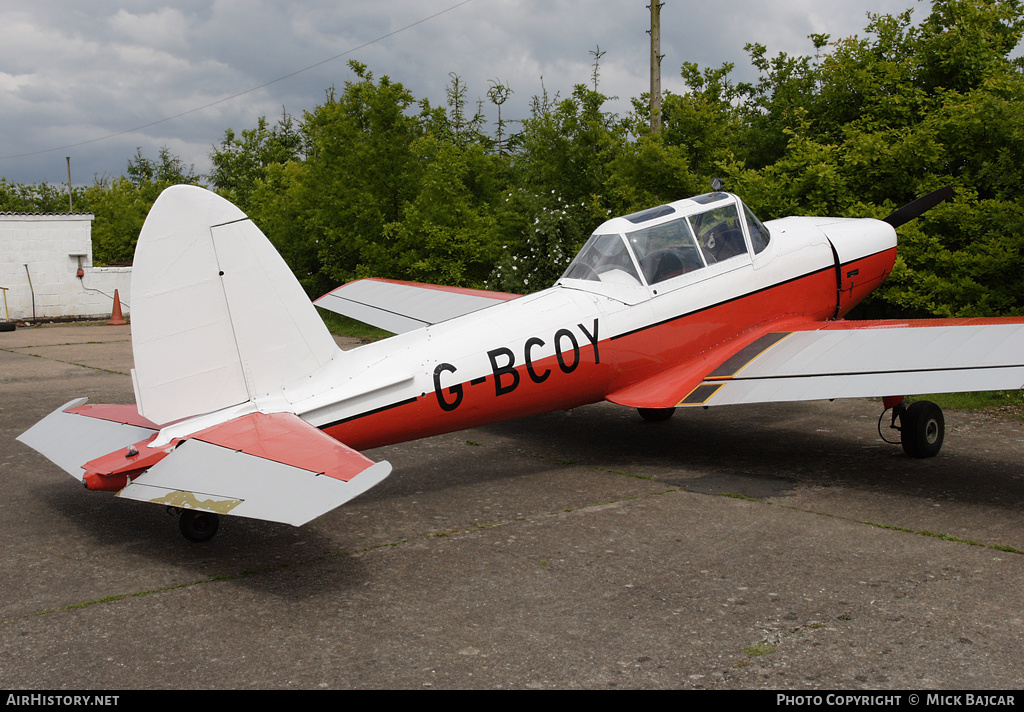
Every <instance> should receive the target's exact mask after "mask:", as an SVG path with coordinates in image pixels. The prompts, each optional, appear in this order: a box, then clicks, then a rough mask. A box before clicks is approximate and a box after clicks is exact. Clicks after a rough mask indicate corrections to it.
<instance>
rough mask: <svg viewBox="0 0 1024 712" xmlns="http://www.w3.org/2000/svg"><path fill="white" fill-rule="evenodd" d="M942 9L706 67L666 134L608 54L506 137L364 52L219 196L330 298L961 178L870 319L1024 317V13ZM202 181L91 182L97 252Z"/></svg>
mask: <svg viewBox="0 0 1024 712" xmlns="http://www.w3.org/2000/svg"><path fill="white" fill-rule="evenodd" d="M919 9H921V6H917V5H916V6H915V7H914V8H912V9H908V10H906V11H905V12H902V13H898V14H895V15H888V14H877V15H876V14H869V16H868V21H867V26H866V27H865V32H864V34H863V36H854V37H847V38H840V39H838V40H834V41H833V40H832V39H831V37H830V36H829V35H827V34H815V35H811V37H810V38H809V43H808V50H809V54H807V55H806V56H800V55H795V56H794V55H788V54H785V53H780V54H778V55H776V56H771V55H770V54H769V51H768V48H767V46H765V45H764V44H760V43H758V42H751V43H749V44H748V45H747V46H746V51H747V53H748V55H749V57H750V62H751V64H752V65H753V67H754V68H755V69H756V70H757V74H758V77H757V80H756V81H753V82H750V83H737V82H735V81H734V80H733V79H732V72H733V66H732V65H730V64H723V65H721V66H719V67H710V68H702V67H699V66H698V65H696V64H693V63H690V62H687V63H685V64H683V65H682V66H681V68H680V74H681V77H682V78H683V80H684V82H685V85H686V91H685V92H683V93H678V94H674V93H667V94H666V95H665V96H664V98H663V102H662V119H663V121H662V125H663V128H662V131H661V133H660V134H658V135H653V134H651V132H650V130H649V128H648V123H649V122H648V119H649V116H648V108H647V106H648V103H647V98H646V97H638V98H635V99H633V102H632V105H633V111H632V112H631V113H630V114H628V115H627V116H624V117H620V116H617V115H615V114H613V113H610V112H609V111H607V109H606V106H607V102H608V98H607V97H605V96H604V95H603V94H601V93H600V92H599V91H598V88H599V78H600V72H599V70H600V59H601V58H602V57H603V56H604V55H605V54H606V53H605V52H602V51H601V50H600V48H598V49H597V50H596V51H593V52H591V55H592V56H593V57H594V63H593V73H592V74H591V76H590V77H589V80H587V81H586V83H581V84H579V85H577V86H575V87H574V88H573V89H572V92H571V94H569V95H568V96H566V97H563V96H562V95H560V94H559V93H555V94H553V95H551V94H549V93H548V92H547V89H546V88H545V87H544V86H543V83H541V92H540V93H539V94H538V95H536V96H534V98H533V101H532V102H531V110H530V113H529V115H528V116H527V117H525V118H521V119H518V120H516V119H512V118H510V117H508V116H506V115H502V114H500V113H499V117H498V122H497V124H496V126H495V125H491V126H488V124H487V122H486V120H485V118H484V115H483V111H482V106H483V102H484V101H485V99H481V98H478V97H477V96H475V95H474V90H473V89H471V88H470V87H469V86H467V85H466V83H465V82H464V81H463V80H462V79H461V78H460V77H459V76H458V75H457V74H455V73H452V74H450V75H449V79H450V83H449V86H448V90H447V92H446V96H445V103H444V105H442V106H436V107H435V106H431V105H430V104H429V103H428V102H426V101H424V100H417V99H416V98H415V97H414V96H413V94H412V93H411V92H410V91H409V90H408V89H407V88H405V87H404V86H402V84H400V83H397V82H394V81H392V80H391V79H390V78H388V77H386V76H384V77H380V78H376V77H374V75H373V73H372V72H370V71H369V69H368V68H367V67H366V66H364V65H362V64H359V63H358V62H352V63H350V67H351V68H352V70H353V72H354V74H355V79H354V80H353V81H350V82H346V84H345V86H344V87H343V88H342V90H341V91H340V92H339V91H336V90H335V89H334V88H331V89H330V90H328V92H327V93H326V97H325V101H324V102H323V103H322V104H320V105H319V106H316V107H315V108H313V109H311V110H309V111H306V112H303V115H302V117H301V118H295V119H293V118H292V116H290V115H289V114H288V113H286V112H284V111H282V114H281V116H280V118H279V119H278V120H277V122H276V123H274V124H273V125H271V124H270V123H269V122H268V121H267V119H266V118H265V117H259V118H258V119H257V120H256V124H255V126H254V127H252V128H249V129H244V130H242V131H241V132H240V133H236V132H235V131H233V130H232V129H227V130H226V131H225V133H224V137H223V139H222V140H221V142H220V144H219V145H218V146H215V147H213V149H212V150H211V154H210V158H211V161H212V163H213V168H212V171H211V174H210V176H209V182H210V184H211V186H212V187H213V188H214V189H216V190H217V191H218V192H219V193H221V194H222V195H224V196H225V197H227V198H228V199H230V200H232V201H233V202H235V203H236V204H238V205H239V206H240V207H241V208H242V209H243V210H244V211H246V212H247V213H248V214H249V215H250V216H251V217H252V218H253V220H254V221H255V222H256V223H257V224H258V225H259V226H260V227H261V228H262V229H263V231H264V232H265V233H266V234H267V235H268V237H269V238H270V239H271V241H272V242H273V243H274V245H275V246H276V247H277V249H278V250H279V251H280V252H281V254H282V255H283V256H284V258H285V260H286V261H287V262H288V264H289V265H290V266H291V268H292V269H293V271H294V272H295V274H296V275H297V277H298V278H299V280H300V282H301V283H302V284H303V286H304V287H305V288H306V290H307V291H308V292H309V294H310V295H311V296H317V295H319V294H321V293H323V292H325V291H327V290H328V289H330V288H332V287H334V286H336V285H337V284H339V283H342V282H345V281H348V280H351V279H354V278H358V277H364V276H380V277H391V278H398V279H409V280H416V281H424V282H439V283H446V284H452V285H456V286H470V287H481V286H486V287H489V288H495V289H501V290H504V291H511V292H529V291H533V290H536V289H541V288H544V287H546V286H548V285H550V284H551V283H552V282H553V281H554V280H555V279H557V278H558V277H559V276H560V275H561V273H562V272H563V271H564V269H565V267H566V265H567V264H568V262H569V261H570V260H571V258H572V257H573V255H574V254H575V252H576V250H577V249H579V247H580V246H581V245H582V244H583V242H584V241H585V240H586V238H587V236H588V235H589V234H590V233H591V232H592V231H593V230H594V229H595V228H596V227H597V226H598V225H599V224H600V223H601V222H603V221H604V220H606V219H607V218H608V217H610V216H613V215H618V214H625V213H629V212H634V211H636V210H639V209H643V208H646V207H650V206H653V205H656V204H660V203H665V202H669V201H672V200H676V199H678V198H681V197H685V196H688V195H693V194H696V193H700V192H704V191H706V190H707V188H708V185H709V183H708V182H709V180H710V178H711V177H712V176H718V177H721V178H724V179H725V181H726V187H727V189H728V190H731V191H733V192H736V193H738V194H739V195H741V196H742V197H743V199H744V200H745V201H746V202H747V204H748V205H750V206H751V207H752V208H753V210H754V211H755V212H757V213H758V214H759V215H760V216H761V217H762V218H763V219H772V218H777V217H783V216H785V215H790V214H814V215H838V216H849V217H883V216H885V215H886V214H888V213H889V212H891V211H892V210H894V209H895V208H896V207H898V206H900V205H903V204H905V203H907V202H909V201H910V200H912V199H914V198H915V197H917V196H919V195H922V194H924V193H927V192H929V191H931V190H934V189H936V188H938V187H941V186H943V185H953V186H955V188H956V189H957V197H956V199H955V200H954V201H952V202H947V203H944V204H943V205H941V206H939V207H937V208H935V209H933V210H932V211H930V212H929V213H927V214H926V215H925V216H923V217H922V218H920V219H918V220H915V221H912V222H911V223H909V224H907V225H905V226H903V227H901V228H900V247H899V258H898V260H897V263H896V268H895V271H894V273H893V275H892V276H891V277H890V279H889V281H888V283H887V284H886V285H885V287H884V288H883V289H882V290H880V291H879V292H878V293H877V294H876V295H874V296H873V297H872V298H871V299H870V300H869V302H868V303H866V304H865V309H866V310H867V311H869V312H870V313H871V314H872V315H873V316H885V315H891V316H904V315H906V316H926V315H938V316H974V315H996V314H1024V283H1022V280H1024V277H1022V276H1021V275H1022V274H1024V270H1021V269H1020V265H1021V259H1022V257H1024V245H1022V242H1024V195H1022V186H1024V161H1022V160H1021V156H1024V112H1022V111H1021V110H1020V107H1021V104H1022V101H1024V61H1022V60H1021V59H1020V58H1019V57H1015V56H1014V53H1015V52H1016V48H1017V46H1018V44H1019V42H1020V39H1021V36H1022V34H1024V14H1022V6H1021V0H932V2H931V3H930V6H925V7H924V12H923V13H921V14H923V17H921V18H920V19H918V17H917V15H915V13H918V12H919ZM483 90H484V95H485V96H486V99H487V100H489V101H490V102H491V103H492V104H494V106H495V107H497V108H498V109H499V111H500V109H501V104H502V103H503V102H504V101H505V100H506V99H507V97H508V95H509V94H510V93H511V89H510V88H509V87H508V86H506V85H505V84H503V83H501V82H499V81H497V80H492V81H491V82H490V86H489V87H486V88H483ZM477 91H479V89H478V90H477ZM474 101H475V104H474ZM513 127H514V128H513ZM490 129H495V130H496V134H495V135H491V134H490V133H489V130H490ZM202 180H203V177H201V176H197V175H196V174H195V173H194V170H193V169H192V167H191V166H186V165H184V163H183V162H182V161H181V160H180V159H179V158H178V157H176V156H174V155H173V154H171V153H170V151H168V150H167V148H166V147H165V148H163V149H161V150H160V152H159V154H158V156H157V158H156V159H150V158H147V157H146V156H144V155H143V154H142V152H141V151H138V152H137V153H136V155H135V156H134V157H132V158H131V159H130V160H129V161H128V165H127V171H126V175H125V177H121V178H117V179H113V180H104V181H102V182H99V183H97V185H95V186H91V187H89V188H87V189H75V191H74V195H73V198H74V201H75V209H76V210H91V211H93V212H94V213H95V214H96V221H95V223H94V226H93V235H94V255H95V259H96V261H97V262H111V261H121V260H127V259H130V257H131V254H132V250H133V248H134V241H135V238H136V236H137V235H138V230H139V228H140V227H141V225H142V222H143V220H144V217H145V214H146V212H147V211H148V209H149V207H150V205H152V202H153V200H155V198H156V196H157V195H158V194H159V192H160V191H161V190H162V189H163V188H164V187H166V186H167V185H170V184H172V183H180V182H187V183H198V182H201V181H202ZM66 206H67V193H66V191H65V190H64V189H63V187H61V186H51V185H47V184H40V185H38V186H21V185H13V184H10V183H8V182H7V181H6V180H0V210H16V211H25V210H28V211H63V210H66Z"/></svg>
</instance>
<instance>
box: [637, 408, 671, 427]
mask: <svg viewBox="0 0 1024 712" xmlns="http://www.w3.org/2000/svg"><path fill="white" fill-rule="evenodd" d="M636 412H637V413H639V414H640V417H641V418H643V419H644V420H646V421H647V422H648V423H659V422H661V421H663V420H668V419H669V418H671V417H672V415H673V414H674V413H675V412H676V409H675V408H637V409H636Z"/></svg>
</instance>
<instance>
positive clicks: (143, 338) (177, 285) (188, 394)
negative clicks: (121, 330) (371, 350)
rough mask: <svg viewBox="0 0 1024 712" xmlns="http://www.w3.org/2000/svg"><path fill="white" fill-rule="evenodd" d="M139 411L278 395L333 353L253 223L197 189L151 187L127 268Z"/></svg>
mask: <svg viewBox="0 0 1024 712" xmlns="http://www.w3.org/2000/svg"><path fill="white" fill-rule="evenodd" d="M132 348H133V350H134V355H135V369H134V370H133V372H132V377H133V381H134V384H135V398H136V403H137V405H138V409H139V413H140V414H142V415H143V416H145V417H146V418H148V419H150V420H152V421H154V422H157V423H168V422H171V421H174V420H178V419H180V418H186V417H190V416H194V415H199V414H202V413H209V412H212V411H215V410H220V409H222V408H227V407H229V406H232V405H237V404H241V403H245V402H247V401H250V400H255V399H257V398H259V397H260V396H264V395H268V394H271V393H275V392H277V391H279V390H280V389H281V387H282V386H284V385H285V384H287V383H289V382H291V381H294V380H295V379H297V378H301V377H302V376H305V375H308V374H310V373H312V372H313V371H315V370H317V369H318V368H320V367H321V366H323V365H324V364H326V363H327V362H328V361H330V360H331V359H332V358H333V357H334V356H335V355H336V354H338V353H339V350H338V347H337V345H336V344H335V343H334V339H333V338H332V337H331V335H330V333H329V332H328V331H327V327H326V326H324V323H323V321H322V320H321V319H320V317H319V315H318V314H317V313H316V309H315V308H314V307H313V305H312V304H311V303H310V301H309V298H308V297H307V296H306V294H305V292H303V290H302V287H301V286H299V283H298V281H297V280H296V279H295V277H294V276H293V275H292V272H291V270H290V269H289V268H288V266H287V265H286V264H285V262H284V260H283V259H282V258H281V256H280V255H279V254H278V253H277V251H276V250H275V249H274V248H273V246H272V245H271V244H270V242H269V241H268V240H267V238H266V237H265V236H264V235H263V233H262V232H260V230H259V228H257V227H256V226H255V225H254V224H253V222H252V221H251V220H249V219H248V217H246V215H245V214H244V213H243V212H242V211H241V210H239V209H238V208H237V207H235V206H234V205H232V204H231V203H230V202H228V201H227V200H224V199H223V198H221V197H220V196H218V195H216V194H215V193H212V192H210V191H208V190H205V189H203V188H198V187H195V186H188V185H178V186H172V187H170V188H168V189H166V190H165V191H164V192H163V193H161V194H160V197H159V198H158V199H157V201H156V203H154V205H153V208H152V210H151V211H150V213H149V216H148V217H147V218H146V222H145V224H144V225H143V227H142V232H141V233H140V235H139V242H138V245H137V246H136V249H135V261H134V266H133V269H132Z"/></svg>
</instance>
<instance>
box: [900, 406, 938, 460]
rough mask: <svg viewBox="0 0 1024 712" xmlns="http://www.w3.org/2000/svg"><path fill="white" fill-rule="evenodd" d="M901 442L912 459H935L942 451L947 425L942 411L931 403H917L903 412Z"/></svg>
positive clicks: (901, 414) (901, 416)
mask: <svg viewBox="0 0 1024 712" xmlns="http://www.w3.org/2000/svg"><path fill="white" fill-rule="evenodd" d="M899 419H900V442H901V443H902V445H903V451H904V452H905V453H907V454H908V455H910V456H911V457H934V456H935V455H937V454H939V450H941V449H942V440H943V438H944V437H945V434H946V423H945V420H944V419H943V417H942V409H941V408H939V406H937V405H935V404H934V403H932V402H931V401H915V402H914V403H911V404H910V405H909V406H907V407H906V408H905V409H903V410H902V412H900V414H899Z"/></svg>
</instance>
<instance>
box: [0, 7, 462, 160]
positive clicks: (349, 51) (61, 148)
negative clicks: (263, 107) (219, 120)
mask: <svg viewBox="0 0 1024 712" xmlns="http://www.w3.org/2000/svg"><path fill="white" fill-rule="evenodd" d="M471 2H473V0H462V2H460V3H456V4H455V5H452V6H451V7H449V8H446V9H444V10H441V11H440V12H435V13H434V14H433V15H430V16H428V17H424V18H423V19H421V20H417V21H416V22H413V23H410V24H408V25H406V26H404V27H400V28H398V29H397V30H394V31H392V32H389V33H387V34H386V35H381V36H380V37H378V38H376V39H373V40H370V41H369V42H364V43H363V44H361V45H359V46H358V47H352V48H350V49H347V50H345V51H344V52H342V53H341V54H336V55H334V56H333V57H328V58H327V59H324V60H321V61H319V62H317V63H315V64H311V65H309V66H308V67H303V68H302V69H297V70H295V71H294V72H291V73H290V74H285V75H284V76H283V77H278V78H277V79H271V80H270V81H269V82H264V83H263V84H260V85H259V86H255V87H252V88H251V89H246V90H245V91H240V92H238V93H237V94H232V95H230V96H225V97H223V98H221V99H217V100H216V101H211V102H210V103H209V104H203V105H202V106H198V107H196V108H195V109H189V110H188V111H182V112H181V113H180V114H175V115H174V116H168V117H166V118H163V119H158V120H157V121H151V122H149V123H148V124H142V125H141V126H135V127H134V128H130V129H125V130H124V131H118V132H117V133H112V134H107V135H106V136H100V137H99V138H92V139H89V140H88V141H79V142H78V143H71V144H68V145H67V146H57V147H55V148H47V149H44V150H41V151H31V152H29V153H18V154H13V155H10V156H0V161H4V160H7V159H10V158H26V157H28V156H38V155H40V154H43V153H53V152H54V151H64V150H66V149H69V148H78V147H79V146H86V145H88V144H90V143H98V142H100V141H106V140H107V139H111V138H116V137H118V136H124V135H125V134H129V133H133V132H135V131H141V130H142V129H148V128H149V127H150V126H156V125H158V124H162V123H165V122H167V121H173V120H174V119H180V118H181V117H182V116H188V115H189V114H194V113H196V112H198V111H203V110H204V109H209V108H210V107H211V106H217V105H218V104H223V103H224V102H227V101H231V100H232V99H237V98H238V97H240V96H245V95H246V94H251V93H252V92H254V91H258V90H260V89H263V88H264V87H268V86H270V85H271V84H277V83H278V82H283V81H284V80H285V79H291V78H292V77H294V76H297V75H299V74H302V73H303V72H308V71H309V70H310V69H315V68H316V67H319V66H321V65H324V64H327V63H328V62H333V61H334V60H336V59H340V58H341V57H344V56H345V55H349V54H352V53H353V52H358V51H359V50H361V49H364V48H366V47H369V46H370V45H373V44H376V43H378V42H381V41H383V40H386V39H387V38H389V37H393V36H395V35H397V34H398V33H400V32H405V31H406V30H408V29H411V28H413V27H416V26H417V25H422V24H423V23H424V22H429V21H430V20H433V19H434V18H436V17H440V16H441V15H444V14H446V13H449V12H451V11H452V10H457V9H458V8H460V7H462V6H463V5H468V4H469V3H471Z"/></svg>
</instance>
